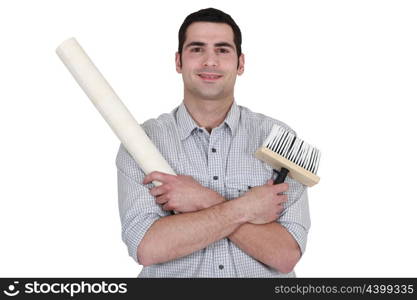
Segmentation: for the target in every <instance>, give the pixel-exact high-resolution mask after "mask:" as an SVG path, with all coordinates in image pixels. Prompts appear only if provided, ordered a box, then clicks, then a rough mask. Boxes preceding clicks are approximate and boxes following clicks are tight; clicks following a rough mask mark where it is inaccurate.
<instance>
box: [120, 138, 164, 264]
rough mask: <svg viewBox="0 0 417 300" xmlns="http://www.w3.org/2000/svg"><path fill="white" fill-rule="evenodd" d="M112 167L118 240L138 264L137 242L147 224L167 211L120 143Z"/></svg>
mask: <svg viewBox="0 0 417 300" xmlns="http://www.w3.org/2000/svg"><path fill="white" fill-rule="evenodd" d="M116 166H117V183H118V200H119V214H120V221H121V229H122V240H123V242H124V243H125V244H126V246H127V249H128V252H129V255H130V256H131V257H132V258H133V259H134V260H135V261H136V262H138V263H139V264H140V261H138V258H137V248H138V246H139V244H140V242H141V241H142V239H143V237H144V236H145V234H146V232H147V231H148V229H149V228H150V227H151V225H152V224H153V223H154V222H155V221H156V220H158V219H159V218H161V217H164V216H167V215H168V214H169V212H167V211H164V210H162V208H161V207H160V206H159V205H158V204H157V203H156V202H155V198H154V197H153V196H152V195H151V194H150V193H149V188H151V187H152V186H153V185H152V184H148V185H144V184H142V182H143V179H144V177H145V174H144V173H143V171H142V170H141V169H140V168H139V166H138V165H137V164H136V162H135V161H134V160H133V158H132V156H131V155H130V154H129V153H128V152H127V151H126V149H125V148H124V147H123V145H120V148H119V152H118V154H117V158H116Z"/></svg>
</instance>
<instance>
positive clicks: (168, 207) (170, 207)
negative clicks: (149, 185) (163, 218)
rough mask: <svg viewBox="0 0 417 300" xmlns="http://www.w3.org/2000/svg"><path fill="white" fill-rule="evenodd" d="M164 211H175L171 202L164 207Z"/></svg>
mask: <svg viewBox="0 0 417 300" xmlns="http://www.w3.org/2000/svg"><path fill="white" fill-rule="evenodd" d="M162 209H163V210H173V207H172V206H171V205H170V204H169V202H167V203H165V204H164V205H163V206H162Z"/></svg>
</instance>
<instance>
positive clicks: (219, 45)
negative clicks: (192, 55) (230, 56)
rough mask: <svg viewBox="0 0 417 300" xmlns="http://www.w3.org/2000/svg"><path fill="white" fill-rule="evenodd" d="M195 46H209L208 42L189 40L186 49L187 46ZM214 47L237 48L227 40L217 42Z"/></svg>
mask: <svg viewBox="0 0 417 300" xmlns="http://www.w3.org/2000/svg"><path fill="white" fill-rule="evenodd" d="M193 46H200V47H202V46H207V44H206V43H203V42H189V43H188V44H187V45H185V47H184V48H185V49H186V48H189V47H193ZM214 47H228V48H231V49H233V50H235V47H234V46H233V45H232V44H230V43H227V42H219V43H215V44H214Z"/></svg>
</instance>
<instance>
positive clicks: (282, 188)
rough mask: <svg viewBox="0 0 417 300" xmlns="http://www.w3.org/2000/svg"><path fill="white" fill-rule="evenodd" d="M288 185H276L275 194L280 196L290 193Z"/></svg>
mask: <svg viewBox="0 0 417 300" xmlns="http://www.w3.org/2000/svg"><path fill="white" fill-rule="evenodd" d="M288 187H289V185H288V183H285V182H284V183H280V184H276V185H274V192H275V193H277V194H279V193H284V192H286V191H288Z"/></svg>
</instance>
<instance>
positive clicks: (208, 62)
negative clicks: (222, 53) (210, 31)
mask: <svg viewBox="0 0 417 300" xmlns="http://www.w3.org/2000/svg"><path fill="white" fill-rule="evenodd" d="M203 62H204V63H203V65H204V67H217V66H218V64H219V62H218V58H217V55H216V53H215V52H214V51H207V52H206V55H205V56H204V61H203Z"/></svg>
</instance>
